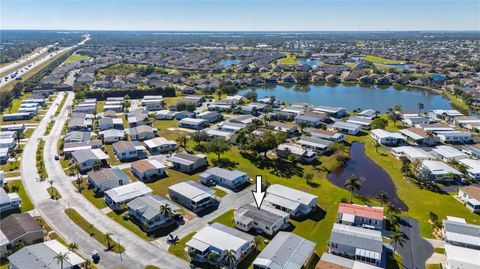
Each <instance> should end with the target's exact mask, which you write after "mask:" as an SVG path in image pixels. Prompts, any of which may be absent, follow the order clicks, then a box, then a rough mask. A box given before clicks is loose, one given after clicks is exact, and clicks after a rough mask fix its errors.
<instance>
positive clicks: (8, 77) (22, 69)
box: [0, 34, 90, 87]
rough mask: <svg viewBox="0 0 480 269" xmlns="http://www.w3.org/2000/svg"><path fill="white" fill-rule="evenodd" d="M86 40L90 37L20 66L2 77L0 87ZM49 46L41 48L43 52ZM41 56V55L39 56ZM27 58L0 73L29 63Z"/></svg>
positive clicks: (86, 36)
mask: <svg viewBox="0 0 480 269" xmlns="http://www.w3.org/2000/svg"><path fill="white" fill-rule="evenodd" d="M88 40H90V35H88V34H87V35H85V36H84V39H83V40H82V41H81V42H80V43H78V44H76V45H73V46H71V47H66V48H63V49H60V50H57V51H54V52H51V53H49V54H47V55H45V56H42V57H37V58H39V59H36V60H35V61H33V62H32V63H30V64H29V65H27V66H22V67H20V68H18V69H15V70H13V71H12V72H10V73H9V74H8V75H5V76H3V77H2V78H0V87H3V86H5V85H7V84H9V83H12V82H13V81H15V80H16V79H17V78H21V77H23V76H24V75H25V74H28V73H29V72H31V71H32V69H34V68H35V67H37V66H39V65H41V64H43V63H45V62H46V61H48V60H50V59H52V58H54V57H55V56H57V55H59V54H61V53H64V52H65V51H68V50H71V49H73V48H76V47H78V46H81V45H83V44H85V42H87V41H88ZM51 46H53V45H50V46H47V47H45V48H43V49H42V50H43V52H45V51H46V50H48V48H50V47H51ZM39 55H41V53H40V54H39ZM29 57H33V56H29ZM29 57H26V58H23V59H22V60H20V61H17V62H15V63H11V64H8V65H6V66H4V67H2V68H0V73H2V72H5V71H8V70H11V69H12V68H15V67H16V66H21V65H22V63H24V62H27V61H30V60H31V59H28V58H29Z"/></svg>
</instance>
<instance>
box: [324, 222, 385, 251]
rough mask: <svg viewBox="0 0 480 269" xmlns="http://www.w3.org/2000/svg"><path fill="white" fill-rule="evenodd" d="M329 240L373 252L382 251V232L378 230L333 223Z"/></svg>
mask: <svg viewBox="0 0 480 269" xmlns="http://www.w3.org/2000/svg"><path fill="white" fill-rule="evenodd" d="M330 242H332V243H338V244H341V245H348V246H352V247H355V248H360V249H364V250H369V251H373V252H378V253H382V252H383V241H382V233H381V232H380V231H375V230H369V229H364V228H359V227H355V226H349V225H344V224H339V223H335V224H334V225H333V229H332V233H331V234H330Z"/></svg>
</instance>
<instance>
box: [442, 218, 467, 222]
mask: <svg viewBox="0 0 480 269" xmlns="http://www.w3.org/2000/svg"><path fill="white" fill-rule="evenodd" d="M447 220H450V221H455V222H460V223H467V221H466V220H465V219H464V218H457V217H452V216H447Z"/></svg>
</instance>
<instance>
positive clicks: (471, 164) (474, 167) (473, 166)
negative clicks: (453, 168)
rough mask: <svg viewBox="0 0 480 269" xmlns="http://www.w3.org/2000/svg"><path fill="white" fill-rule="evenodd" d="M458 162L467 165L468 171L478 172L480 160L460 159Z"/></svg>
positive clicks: (479, 171) (479, 170)
mask: <svg viewBox="0 0 480 269" xmlns="http://www.w3.org/2000/svg"><path fill="white" fill-rule="evenodd" d="M458 162H459V163H462V164H464V165H465V166H467V167H468V172H470V173H472V174H478V173H480V160H473V159H461V160H459V161H458Z"/></svg>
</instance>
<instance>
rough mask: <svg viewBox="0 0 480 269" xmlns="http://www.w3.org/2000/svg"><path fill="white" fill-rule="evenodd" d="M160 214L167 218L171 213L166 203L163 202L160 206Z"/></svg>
mask: <svg viewBox="0 0 480 269" xmlns="http://www.w3.org/2000/svg"><path fill="white" fill-rule="evenodd" d="M160 214H162V215H163V216H165V217H167V218H168V217H171V216H172V215H173V211H172V209H171V208H170V206H169V205H168V204H163V205H161V206H160Z"/></svg>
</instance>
